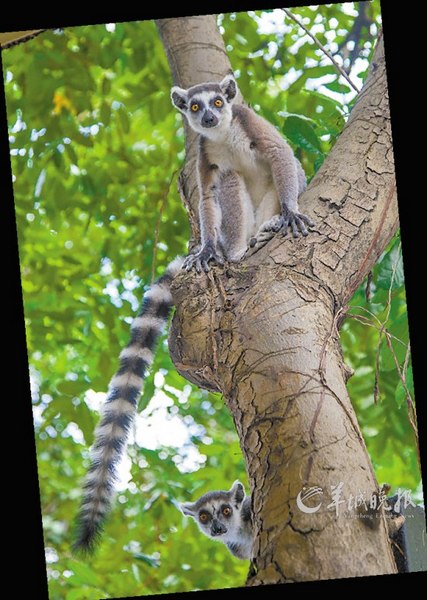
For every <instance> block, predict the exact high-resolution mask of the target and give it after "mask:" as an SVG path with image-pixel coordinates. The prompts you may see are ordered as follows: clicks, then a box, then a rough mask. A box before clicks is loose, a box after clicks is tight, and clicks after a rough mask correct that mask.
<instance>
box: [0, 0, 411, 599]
mask: <svg viewBox="0 0 427 600" xmlns="http://www.w3.org/2000/svg"><path fill="white" fill-rule="evenodd" d="M295 13H296V14H297V15H298V16H299V17H300V18H302V19H303V21H304V23H305V24H306V25H307V26H308V27H309V28H310V29H311V30H312V31H313V33H315V34H316V36H317V37H318V39H319V40H320V42H321V43H322V44H324V45H326V46H328V47H329V48H330V49H332V51H333V52H337V50H338V48H339V46H340V45H342V48H341V50H340V52H341V58H340V56H337V60H339V61H340V62H341V63H343V60H344V59H345V62H344V67H348V68H349V69H350V71H351V74H352V77H354V78H356V75H357V74H358V75H359V76H360V77H362V78H363V76H364V72H365V71H366V68H367V65H368V58H369V55H370V53H371V51H372V47H373V43H374V39H375V35H376V33H377V30H378V23H379V6H378V3H376V2H374V3H369V5H364V4H362V3H361V4H360V6H359V5H358V4H353V3H348V4H346V5H345V10H344V5H331V6H327V7H324V6H323V7H316V8H315V9H314V8H309V7H307V8H300V9H297V10H295ZM361 14H363V16H364V20H363V19H362V21H363V22H362V23H361V26H360V28H359V30H358V31H359V32H358V37H357V36H356V38H355V39H356V41H354V39H353V38H354V29H355V24H356V23H357V22H358V21H357V19H358V16H359V22H360V21H361V18H360V15H361ZM218 23H219V26H220V28H221V32H222V33H223V36H224V40H225V43H226V47H227V52H228V53H229V57H230V60H231V63H232V67H233V69H234V70H235V72H236V75H237V77H238V82H239V85H240V87H241V90H242V92H243V95H244V97H245V98H246V99H247V100H248V101H249V102H250V103H251V104H252V106H253V107H254V108H255V110H257V111H259V112H260V113H261V114H263V115H264V116H265V117H266V118H267V119H269V120H270V121H271V122H272V123H274V124H275V125H276V126H277V127H278V128H279V129H280V130H281V131H282V132H283V134H284V135H285V136H286V137H287V139H288V140H289V142H290V143H291V144H292V146H293V147H294V149H295V152H296V153H297V155H298V156H299V158H300V159H301V160H302V162H303V165H304V168H305V169H306V171H307V173H308V175H309V176H312V175H313V174H314V172H315V171H316V170H317V168H318V167H319V166H320V165H321V163H322V161H323V160H324V158H325V156H326V155H327V154H328V152H329V151H330V149H331V147H332V145H333V143H334V141H335V139H336V138H337V136H338V135H339V133H340V131H341V130H342V128H343V126H344V124H345V121H346V118H347V115H348V113H349V110H350V108H351V103H352V101H353V98H354V94H353V93H352V91H351V88H350V87H349V86H348V84H347V83H346V82H345V80H344V79H343V78H342V77H340V76H338V74H337V72H336V70H335V68H334V67H332V66H331V64H330V62H329V61H328V60H327V59H326V57H325V56H324V55H323V54H322V52H321V51H319V49H318V48H317V47H316V46H315V45H314V44H313V43H312V40H311V39H310V38H309V37H308V36H307V35H305V34H304V32H302V31H301V30H300V29H299V28H298V26H297V25H296V24H295V23H293V22H291V21H289V20H288V19H286V20H285V18H284V14H283V12H282V11H277V10H276V11H267V12H263V13H252V12H250V13H238V14H234V13H233V14H225V15H221V16H219V18H218ZM347 42H348V43H347ZM352 42H353V45H352ZM355 47H357V53H356V54H355V53H354V52H353V54H354V55H352V49H353V50H354V48H355ZM3 62H4V73H5V89H6V99H7V110H8V121H9V133H10V148H11V159H12V168H13V179H14V194H15V207H16V220H17V227H18V238H19V253H20V264H21V277H22V286H23V293H24V306H25V320H26V332H27V344H28V353H29V360H30V371H31V379H32V401H33V407H34V423H35V432H36V439H37V456H38V468H39V480H40V488H41V502H42V512H43V525H44V535H45V545H46V558H47V565H48V577H49V588H50V596H51V598H52V599H55V600H56V599H60V598H61V599H62V598H64V599H65V600H84V599H95V598H101V597H102V598H113V597H117V596H127V595H137V594H141V595H143V594H153V593H160V592H175V591H186V590H196V589H210V588H218V587H223V588H225V587H233V586H238V585H242V584H243V582H244V580H245V576H246V572H247V563H246V562H243V561H239V560H238V559H235V558H234V557H232V556H231V555H230V554H229V553H228V551H227V550H226V548H225V547H223V545H221V544H215V543H213V542H212V541H210V540H208V539H207V538H204V537H202V536H201V535H200V533H199V532H198V531H197V529H196V527H195V525H194V524H193V523H192V522H190V521H189V520H186V519H184V518H183V517H182V516H181V514H180V512H179V511H178V509H177V507H176V502H177V501H181V500H190V499H192V498H194V497H196V496H197V495H198V494H200V493H203V492H205V491H207V490H209V489H215V488H217V489H221V488H228V487H229V486H230V485H231V483H232V482H233V481H234V480H235V479H236V478H239V479H241V480H243V481H245V472H244V462H243V459H242V455H241V451H240V448H239V442H238V438H237V435H236V433H235V431H234V427H233V423H232V419H231V417H230V415H229V414H228V412H227V410H226V409H225V408H224V405H223V402H222V399H221V397H220V396H218V395H214V394H210V393H206V392H204V391H200V390H198V389H197V388H195V387H194V386H192V385H190V384H189V383H188V382H187V381H185V380H184V379H183V378H182V377H181V376H179V375H178V374H177V372H176V371H175V369H174V367H173V365H172V363H171V361H170V358H169V355H168V352H167V344H166V341H165V339H163V340H162V341H161V343H160V345H159V351H158V353H157V354H156V358H155V363H154V366H153V369H152V374H151V376H150V377H149V378H148V380H147V382H146V385H145V389H144V393H143V396H142V398H141V402H140V408H141V410H142V411H143V412H142V418H138V420H137V426H136V428H135V431H134V436H133V437H134V440H135V443H134V444H132V445H130V446H129V449H128V456H129V458H128V459H127V460H125V463H124V468H123V481H121V482H120V484H119V493H118V497H117V503H116V507H115V509H114V510H113V512H112V514H111V515H110V518H109V520H108V523H107V526H106V531H105V537H104V541H103V543H102V545H101V547H100V548H99V551H98V553H97V554H96V555H95V556H94V557H90V558H87V559H85V560H84V561H82V560H78V559H76V558H74V557H72V556H71V553H70V536H71V528H72V520H73V518H74V516H75V514H76V511H77V507H78V502H79V497H80V484H81V479H82V477H83V475H84V473H85V470H86V468H87V466H88V448H89V446H90V444H91V443H92V441H93V430H94V427H95V425H96V423H97V420H98V410H97V409H98V406H99V402H100V401H101V400H102V398H103V395H104V394H105V391H106V390H107V387H108V382H109V379H110V377H111V376H112V374H113V373H114V371H115V369H116V367H117V356H118V354H119V352H120V349H121V348H122V346H123V344H124V343H126V342H127V339H128V331H129V323H130V321H131V318H132V316H133V315H134V314H135V312H136V309H137V306H138V303H139V302H140V300H141V298H142V295H143V292H144V289H146V287H147V286H148V285H149V284H150V281H151V280H152V278H153V277H156V276H158V275H159V274H161V273H162V270H163V269H164V267H165V265H166V264H167V263H168V262H169V261H170V260H172V259H173V258H174V257H175V256H176V255H177V254H184V253H185V252H186V244H187V241H188V238H189V227H188V221H187V218H186V214H185V211H184V208H183V206H182V203H181V201H180V198H179V195H178V193H177V188H176V180H177V174H178V172H179V169H180V167H181V166H182V163H183V160H184V153H183V147H184V138H183V135H184V133H183V128H182V124H181V121H180V116H179V115H178V114H177V113H176V111H174V110H173V109H172V107H171V104H170V100H169V89H170V86H171V85H172V81H171V76H170V72H169V68H168V64H167V60H166V57H165V54H164V50H163V48H162V45H161V42H160V39H159V36H158V33H157V30H156V28H155V25H154V23H153V22H149V21H147V22H134V23H119V24H115V25H114V24H110V25H98V26H90V27H84V26H83V27H73V28H69V29H65V30H64V31H50V32H47V33H44V34H42V35H40V36H39V37H37V38H36V39H34V40H32V41H30V42H28V43H26V44H24V45H21V46H17V47H14V48H11V49H9V50H7V51H5V52H4V53H3ZM356 79H357V78H356ZM360 83H361V80H360V81H359V84H360ZM370 289H371V294H370V299H369V300H366V297H365V289H364V288H361V289H359V290H358V291H357V293H356V295H355V297H354V299H353V301H352V305H351V310H350V314H351V316H352V317H353V318H349V319H347V320H346V322H345V324H344V326H343V329H342V343H343V348H344V355H345V359H346V362H347V363H348V364H350V365H351V366H352V367H353V368H354V369H355V375H354V376H353V378H352V379H351V380H350V382H349V390H350V394H351V397H352V399H353V401H354V404H355V407H356V410H357V414H358V418H359V421H360V424H361V426H362V429H363V432H364V435H365V439H366V442H367V445H368V449H369V451H370V454H371V457H372V460H373V462H374V465H375V468H376V472H377V476H378V479H379V480H380V481H381V482H382V481H387V482H389V483H391V484H392V485H393V486H394V487H398V486H402V487H405V488H409V489H411V490H413V491H414V490H416V488H417V486H419V482H420V473H419V469H418V465H417V458H416V451H415V444H414V435H413V431H412V428H411V425H410V422H409V419H408V409H407V404H408V394H409V396H410V397H413V383H412V371H411V366H410V364H411V363H410V353H409V351H408V343H409V340H408V327H407V315H406V302H405V287H404V276H403V268H402V259H401V250H400V243H399V240H398V238H396V239H395V240H393V242H392V243H391V244H390V247H389V249H388V250H387V251H386V252H385V253H384V255H383V257H382V258H381V259H380V261H379V264H378V265H377V266H376V268H375V269H374V272H373V277H372V283H371V284H370ZM390 347H391V348H392V349H393V352H391V351H390ZM396 361H397V364H398V365H399V368H400V370H401V373H400V374H399V370H398V369H397V368H396ZM129 477H131V480H130V481H129Z"/></svg>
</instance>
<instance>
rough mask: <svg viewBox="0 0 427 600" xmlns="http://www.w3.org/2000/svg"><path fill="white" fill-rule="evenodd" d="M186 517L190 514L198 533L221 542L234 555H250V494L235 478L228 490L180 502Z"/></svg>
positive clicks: (238, 556) (251, 541) (251, 537)
mask: <svg viewBox="0 0 427 600" xmlns="http://www.w3.org/2000/svg"><path fill="white" fill-rule="evenodd" d="M180 509H181V511H182V512H183V514H184V515H186V516H187V517H193V519H194V520H195V521H196V523H197V525H198V526H199V529H200V531H201V532H202V533H204V534H205V535H207V536H208V537H210V538H212V539H214V540H217V541H219V542H223V543H224V544H225V545H226V546H227V548H228V549H229V550H230V552H231V554H234V556H237V558H241V559H245V558H251V557H252V545H253V532H252V518H251V514H252V513H251V497H250V496H245V488H244V487H243V484H242V483H240V481H235V482H234V483H233V485H232V487H231V488H230V489H229V490H228V492H225V491H222V490H219V491H215V492H207V494H204V495H203V496H201V497H200V498H199V499H198V500H196V502H192V503H190V502H185V503H183V504H180Z"/></svg>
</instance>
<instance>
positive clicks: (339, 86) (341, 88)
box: [323, 80, 352, 94]
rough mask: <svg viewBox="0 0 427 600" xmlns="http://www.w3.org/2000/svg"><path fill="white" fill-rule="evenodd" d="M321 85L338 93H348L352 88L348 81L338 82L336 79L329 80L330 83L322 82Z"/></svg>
mask: <svg viewBox="0 0 427 600" xmlns="http://www.w3.org/2000/svg"><path fill="white" fill-rule="evenodd" d="M323 85H324V86H325V87H326V88H328V90H331V91H332V92H337V93H338V94H348V93H349V92H351V90H352V88H351V87H350V86H349V84H348V83H340V82H339V81H338V80H335V81H331V83H324V84H323Z"/></svg>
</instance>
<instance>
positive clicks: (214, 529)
mask: <svg viewBox="0 0 427 600" xmlns="http://www.w3.org/2000/svg"><path fill="white" fill-rule="evenodd" d="M223 533H227V528H226V527H225V525H223V524H222V523H220V522H219V521H217V520H216V519H214V520H213V521H212V525H211V535H212V536H216V535H222V534H223Z"/></svg>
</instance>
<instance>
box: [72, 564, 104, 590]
mask: <svg viewBox="0 0 427 600" xmlns="http://www.w3.org/2000/svg"><path fill="white" fill-rule="evenodd" d="M68 566H69V569H70V570H71V571H72V572H73V573H74V574H73V575H72V576H71V577H70V580H72V581H73V583H74V584H78V585H91V586H99V585H100V583H101V582H100V578H99V576H98V575H97V574H96V573H95V572H94V571H93V569H91V568H90V567H89V566H88V565H86V564H83V563H81V562H77V561H75V560H70V561H68Z"/></svg>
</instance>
